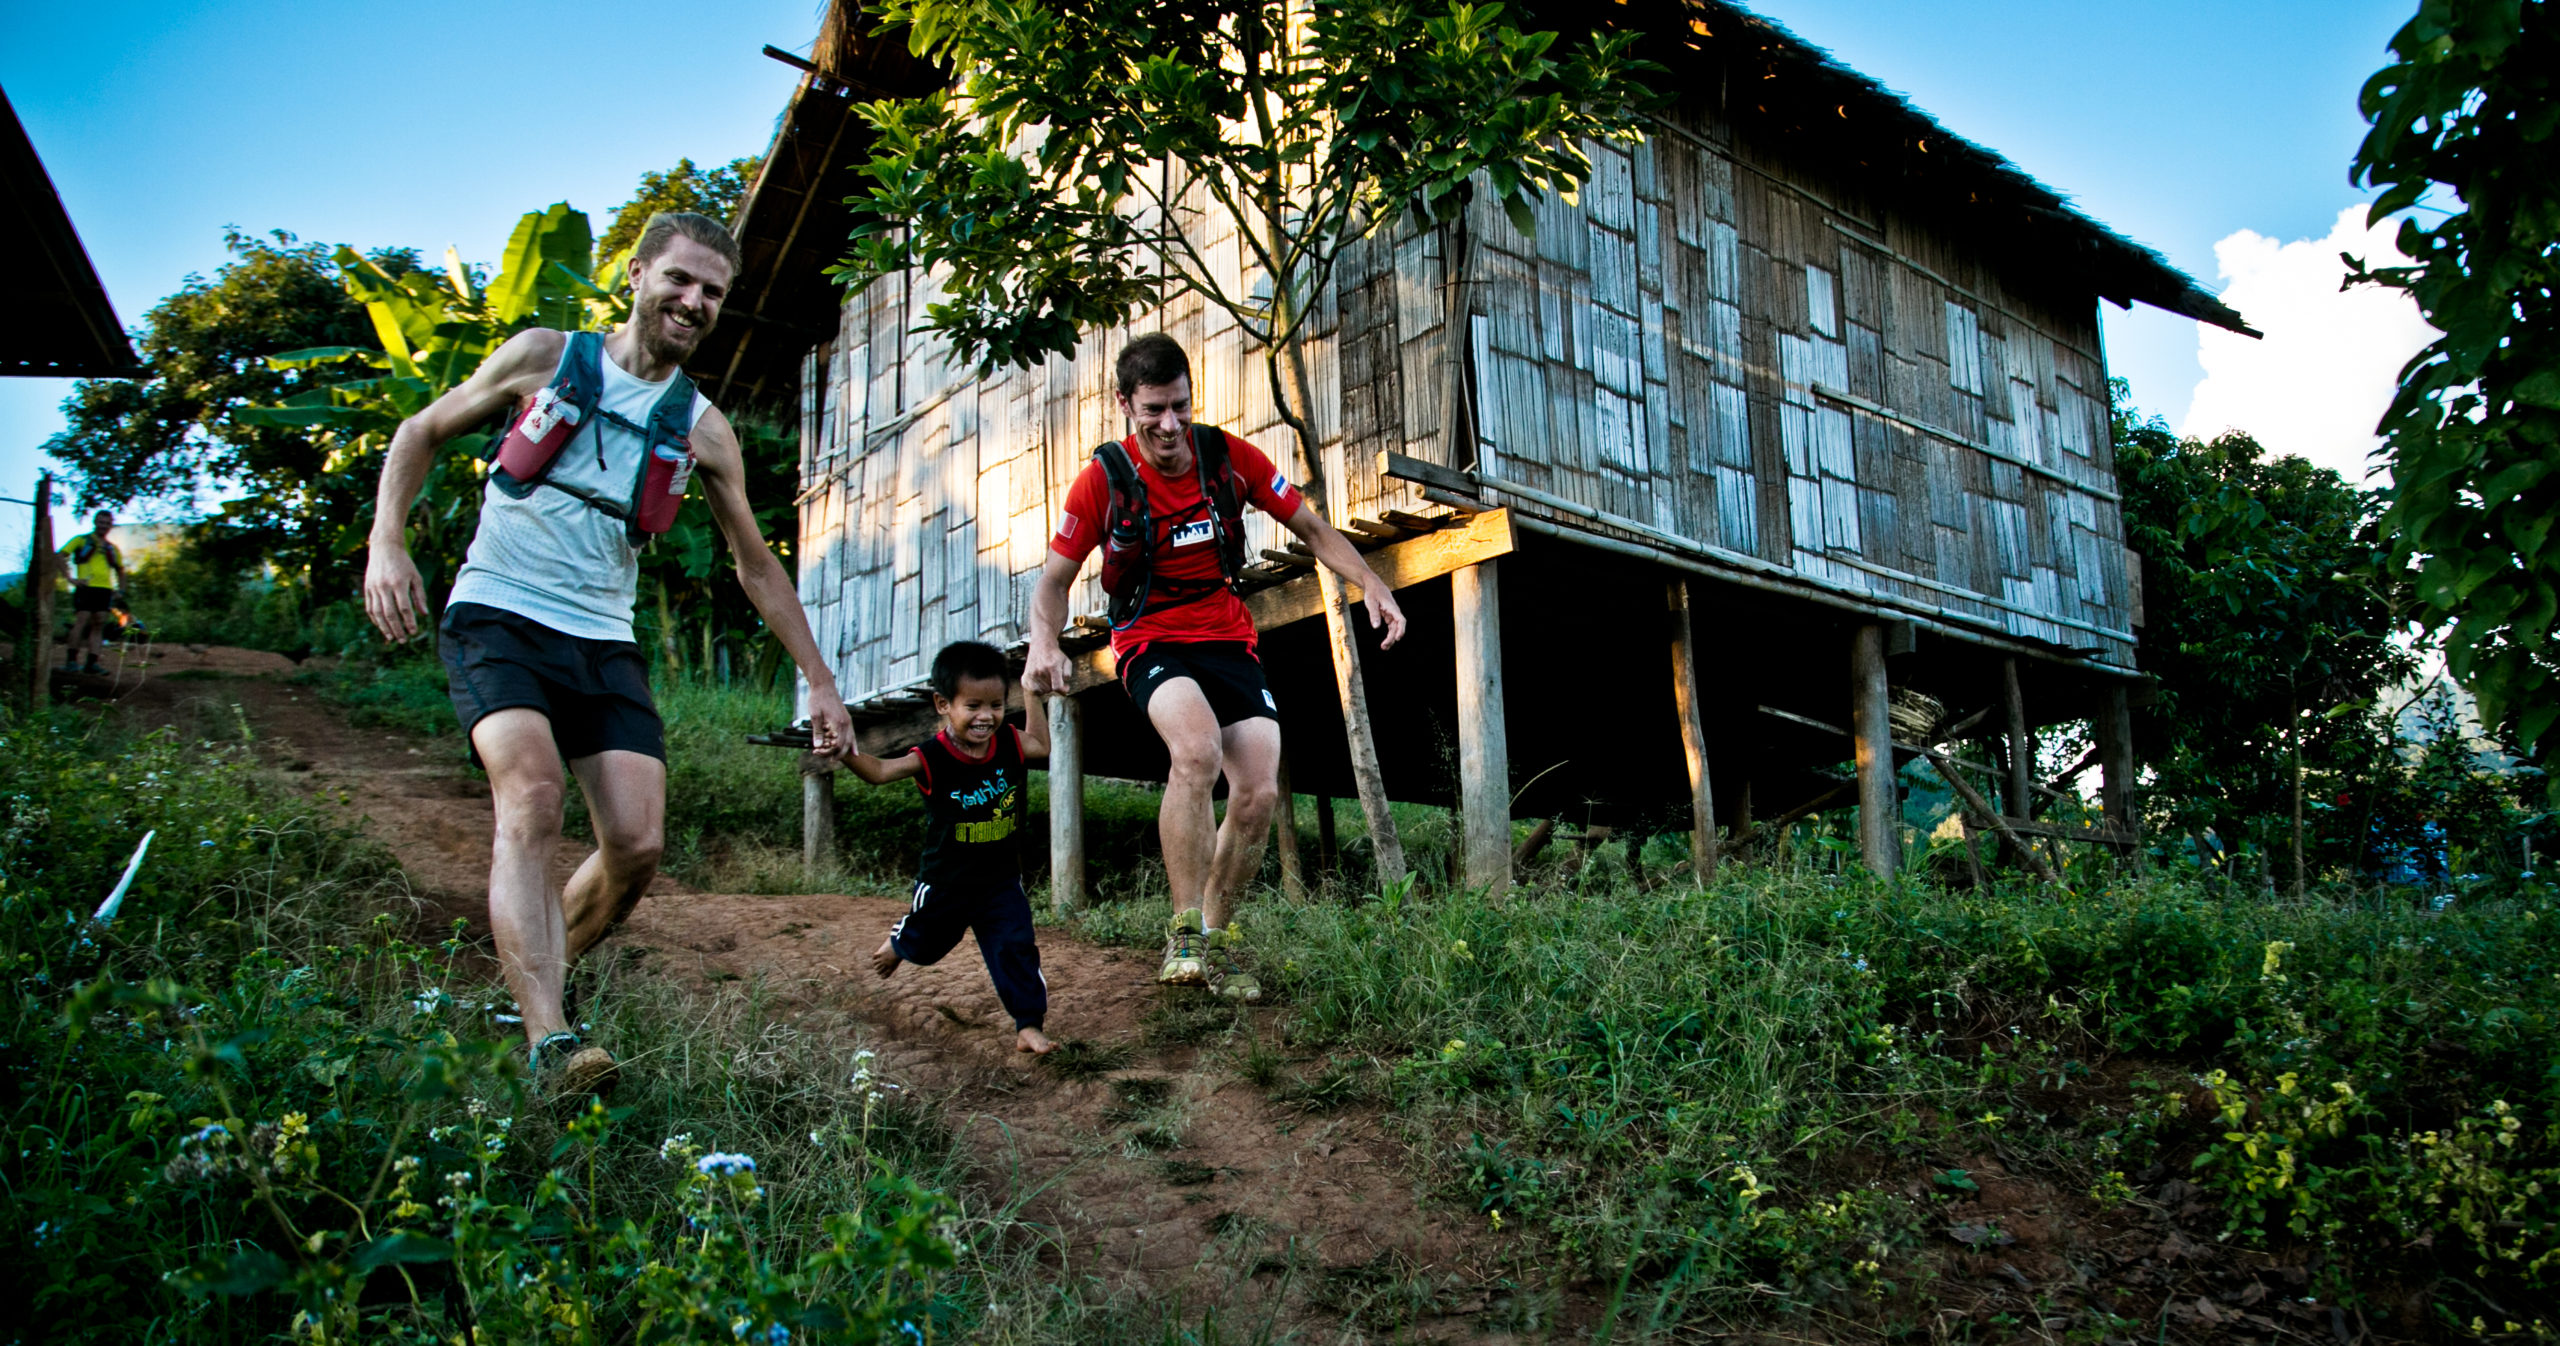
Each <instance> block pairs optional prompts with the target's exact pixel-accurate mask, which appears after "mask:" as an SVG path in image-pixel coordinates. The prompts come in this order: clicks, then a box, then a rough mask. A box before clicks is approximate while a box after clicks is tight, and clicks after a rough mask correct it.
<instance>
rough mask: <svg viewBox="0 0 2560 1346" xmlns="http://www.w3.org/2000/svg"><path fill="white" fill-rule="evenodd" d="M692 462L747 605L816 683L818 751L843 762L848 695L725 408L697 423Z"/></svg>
mask: <svg viewBox="0 0 2560 1346" xmlns="http://www.w3.org/2000/svg"><path fill="white" fill-rule="evenodd" d="M693 456H694V470H695V473H696V475H698V476H700V477H701V478H702V489H703V494H705V495H707V496H709V497H710V499H711V518H712V521H713V522H715V523H717V524H719V525H720V535H721V536H722V537H724V538H727V539H728V541H729V554H730V555H732V556H734V557H736V558H737V562H738V584H739V587H741V588H743V589H745V590H746V591H747V601H748V602H750V603H753V604H755V607H756V611H757V612H758V613H760V614H762V615H763V617H764V624H765V627H766V629H768V630H770V631H772V632H773V635H774V638H775V639H776V640H779V641H781V642H782V648H783V650H784V651H785V652H786V653H788V654H789V655H790V656H791V662H793V663H795V664H798V665H799V666H800V673H801V676H803V677H805V678H807V679H808V680H809V737H810V739H811V746H812V747H813V748H814V749H815V750H816V751H817V752H818V753H819V755H821V756H828V757H838V758H841V757H842V756H843V755H844V754H845V753H847V752H849V751H851V750H852V749H853V746H854V741H853V718H852V717H851V716H849V715H847V714H846V713H845V709H844V696H843V693H841V692H839V691H837V690H836V673H835V669H834V668H832V667H830V666H829V665H828V663H827V661H826V658H825V657H824V656H822V655H820V654H819V653H818V638H817V637H816V636H815V635H813V634H811V632H810V630H809V614H808V612H807V611H805V610H804V609H802V608H801V606H800V593H799V590H797V589H795V588H793V587H792V584H791V576H790V575H789V574H788V573H787V572H785V571H784V570H783V568H782V562H780V561H777V560H775V559H774V557H773V548H772V547H771V546H770V545H768V544H767V543H766V542H765V540H764V532H763V530H762V529H760V528H758V527H757V526H756V511H755V506H753V505H751V504H749V503H748V502H747V487H746V466H745V459H744V457H743V456H742V455H741V454H740V453H739V450H738V435H737V431H735V430H733V429H731V428H730V425H729V418H728V417H726V416H723V415H721V414H720V409H719V408H717V407H713V408H710V409H709V410H706V411H704V412H703V413H702V419H701V421H700V422H698V423H696V424H695V426H694V428H693Z"/></svg>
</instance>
